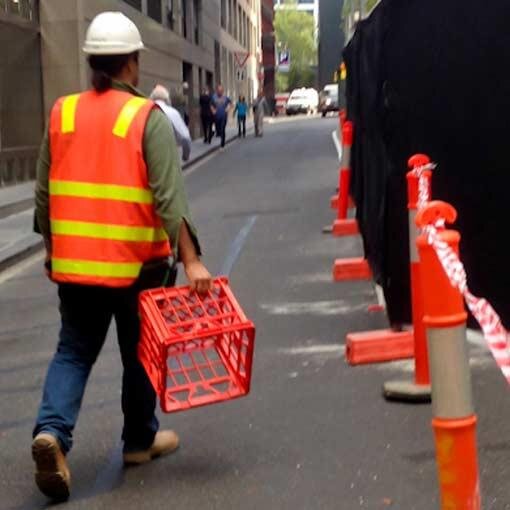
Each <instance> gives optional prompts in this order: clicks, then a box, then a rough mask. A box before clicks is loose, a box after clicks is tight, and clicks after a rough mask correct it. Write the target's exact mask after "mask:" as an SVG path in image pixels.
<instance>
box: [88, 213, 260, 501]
mask: <svg viewBox="0 0 510 510" xmlns="http://www.w3.org/2000/svg"><path fill="white" fill-rule="evenodd" d="M256 221H257V216H250V217H249V218H248V220H247V221H246V223H245V224H244V226H243V228H242V229H241V230H240V231H239V233H238V234H237V236H236V238H235V239H234V241H233V242H232V244H231V245H230V248H229V250H228V253H227V256H226V257H225V261H224V262H223V265H222V266H221V271H220V274H221V275H225V276H229V275H230V272H231V271H232V269H233V267H234V265H235V263H236V262H237V260H238V259H239V255H241V251H242V249H243V247H244V245H245V243H246V240H247V239H248V236H249V235H250V232H251V229H252V228H253V226H254V225H255V222H256ZM122 466H123V459H122V442H119V443H118V444H117V445H116V446H115V448H114V449H113V450H112V452H111V453H110V455H109V458H108V461H107V462H106V463H105V465H104V466H103V467H102V468H101V469H100V470H99V472H98V474H97V476H96V480H95V482H94V486H93V488H92V491H91V494H90V496H88V497H93V496H97V495H99V494H105V493H107V492H110V491H111V490H112V489H113V488H114V487H116V486H117V485H118V484H119V482H120V481H121V480H122V473H123V471H122Z"/></svg>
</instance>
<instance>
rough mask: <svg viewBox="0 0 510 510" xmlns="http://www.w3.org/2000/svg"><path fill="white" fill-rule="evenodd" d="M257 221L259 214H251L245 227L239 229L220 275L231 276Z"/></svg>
mask: <svg viewBox="0 0 510 510" xmlns="http://www.w3.org/2000/svg"><path fill="white" fill-rule="evenodd" d="M256 221H257V216H250V217H249V218H248V221H247V222H246V224H245V225H244V226H243V228H242V229H241V230H240V231H239V234H237V236H236V238H235V239H234V242H233V243H232V244H231V245H230V249H229V250H228V253H227V256H226V257H225V261H224V262H223V265H222V266H221V270H220V275H225V276H229V275H230V272H231V271H232V269H233V267H234V265H235V263H236V262H237V259H238V258H239V255H241V251H242V249H243V246H244V244H245V243H246V240H247V239H248V236H249V235H250V232H251V229H252V228H253V226H254V225H255V222H256Z"/></svg>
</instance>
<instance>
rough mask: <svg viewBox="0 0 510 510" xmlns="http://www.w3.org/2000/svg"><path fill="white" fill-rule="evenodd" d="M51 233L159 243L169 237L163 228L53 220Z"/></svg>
mask: <svg viewBox="0 0 510 510" xmlns="http://www.w3.org/2000/svg"><path fill="white" fill-rule="evenodd" d="M51 233H52V234H54V235H62V236H77V237H92V238H94V239H110V240H113V241H134V242H140V243H143V242H146V243H152V242H159V241H166V240H167V239H168V236H167V235H166V232H165V230H164V229H163V228H153V227H133V226H127V225H112V224H106V223H90V222H86V221H63V220H51Z"/></svg>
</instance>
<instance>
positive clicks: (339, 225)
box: [333, 219, 359, 237]
mask: <svg viewBox="0 0 510 510" xmlns="http://www.w3.org/2000/svg"><path fill="white" fill-rule="evenodd" d="M356 234H359V227H358V222H357V221H356V220H355V219H347V220H335V222H334V223H333V235H334V236H336V237H345V236H355V235H356Z"/></svg>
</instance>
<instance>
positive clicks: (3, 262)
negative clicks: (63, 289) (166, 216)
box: [0, 119, 253, 272]
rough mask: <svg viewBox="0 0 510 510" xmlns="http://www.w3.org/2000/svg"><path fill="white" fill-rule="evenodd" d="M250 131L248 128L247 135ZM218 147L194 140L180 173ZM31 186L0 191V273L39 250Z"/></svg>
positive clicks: (231, 136) (230, 135) (231, 130)
mask: <svg viewBox="0 0 510 510" xmlns="http://www.w3.org/2000/svg"><path fill="white" fill-rule="evenodd" d="M229 121H230V123H231V124H232V125H230V126H227V136H226V141H227V144H229V143H231V142H233V141H234V140H236V139H237V126H236V125H234V121H233V120H231V119H229ZM252 131H253V128H251V127H250V128H248V129H247V133H248V134H250V133H251V132H252ZM219 148H220V139H219V138H216V137H214V138H213V140H212V142H211V144H205V143H204V141H203V140H202V139H201V138H200V139H198V140H194V141H193V143H192V147H191V157H190V160H189V161H186V162H184V163H183V165H182V168H183V171H186V169H188V168H189V167H191V166H193V165H194V164H195V163H197V162H198V161H200V160H202V159H204V158H206V157H207V156H209V155H211V154H213V153H214V152H216V151H217V150H218V149H219ZM33 209H34V183H33V182H26V183H23V184H18V185H15V186H9V187H7V188H2V189H0V272H1V271H3V270H5V269H7V268H8V267H10V266H12V265H13V264H15V263H17V262H19V261H20V260H22V259H23V258H25V257H27V256H29V255H31V254H33V253H34V252H36V251H38V250H40V249H42V248H43V242H42V238H41V236H40V235H38V234H35V233H34V232H33Z"/></svg>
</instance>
